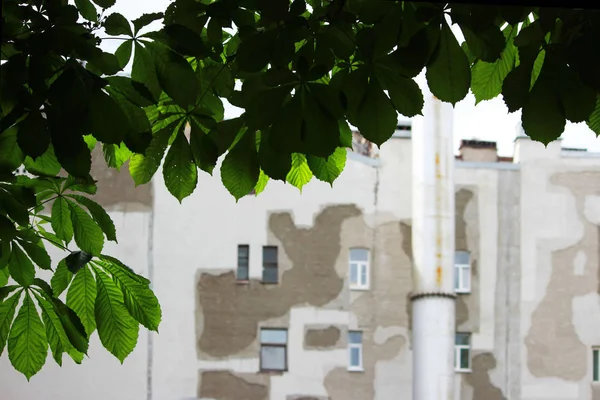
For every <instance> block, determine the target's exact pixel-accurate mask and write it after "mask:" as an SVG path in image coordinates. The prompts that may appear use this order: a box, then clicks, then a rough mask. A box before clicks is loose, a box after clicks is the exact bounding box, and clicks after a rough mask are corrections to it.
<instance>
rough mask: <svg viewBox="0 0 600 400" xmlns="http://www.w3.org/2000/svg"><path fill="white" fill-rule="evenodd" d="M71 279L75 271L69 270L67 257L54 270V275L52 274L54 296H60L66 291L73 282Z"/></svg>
mask: <svg viewBox="0 0 600 400" xmlns="http://www.w3.org/2000/svg"><path fill="white" fill-rule="evenodd" d="M71 279H73V273H72V272H71V271H69V268H68V267H67V262H66V259H64V260H61V261H60V262H59V263H58V266H57V267H56V271H54V275H52V279H51V280H50V285H52V293H53V294H54V297H58V296H60V294H61V293H62V292H64V291H65V289H66V288H67V286H69V284H70V283H71Z"/></svg>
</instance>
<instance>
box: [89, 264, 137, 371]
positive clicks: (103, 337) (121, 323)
mask: <svg viewBox="0 0 600 400" xmlns="http://www.w3.org/2000/svg"><path fill="white" fill-rule="evenodd" d="M95 272H96V287H97V295H96V307H95V311H96V324H97V328H98V336H99V337H100V341H101V342H102V345H103V346H104V347H105V348H106V349H107V350H108V351H110V352H111V353H112V354H113V355H114V356H115V357H117V358H118V359H119V361H121V363H123V361H124V360H125V358H126V357H127V356H128V355H129V353H131V352H132V351H133V349H134V347H135V345H136V343H137V338H138V331H139V326H138V324H137V322H136V321H135V320H134V319H133V318H132V317H131V315H129V313H128V312H127V309H126V308H125V304H124V302H123V293H121V291H120V290H119V288H118V287H117V285H116V284H115V283H114V282H113V281H112V280H111V279H110V278H109V277H108V275H106V274H105V273H104V272H101V271H99V270H96V271H95Z"/></svg>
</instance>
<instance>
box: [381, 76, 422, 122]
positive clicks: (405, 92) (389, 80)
mask: <svg viewBox="0 0 600 400" xmlns="http://www.w3.org/2000/svg"><path fill="white" fill-rule="evenodd" d="M375 73H376V75H377V78H378V79H379V81H380V82H381V84H382V86H383V88H384V89H386V90H387V91H388V94H389V96H390V99H391V100H392V104H393V105H394V107H395V108H396V111H398V112H399V113H400V114H402V115H404V116H405V117H414V116H415V115H420V114H421V111H422V110H423V93H421V89H420V88H419V85H417V83H416V82H415V81H414V80H412V79H410V78H405V77H403V76H402V75H400V74H397V73H394V71H389V70H385V69H382V68H376V69H375Z"/></svg>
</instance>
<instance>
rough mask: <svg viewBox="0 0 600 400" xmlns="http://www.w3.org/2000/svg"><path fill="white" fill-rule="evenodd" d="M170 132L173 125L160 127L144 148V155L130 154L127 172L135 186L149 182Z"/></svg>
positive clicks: (160, 159)
mask: <svg viewBox="0 0 600 400" xmlns="http://www.w3.org/2000/svg"><path fill="white" fill-rule="evenodd" d="M172 132H173V126H168V127H166V128H164V129H161V130H160V131H158V132H156V133H155V134H154V135H153V136H152V141H151V142H150V145H149V146H148V148H147V149H146V155H145V156H144V155H142V154H134V155H133V156H131V160H130V161H129V173H130V174H131V177H132V178H133V181H134V182H135V185H136V186H138V185H143V184H144V183H148V182H150V180H151V179H152V177H153V176H154V174H155V173H156V171H157V170H158V167H160V163H161V162H162V158H163V155H164V154H165V150H166V148H167V144H168V143H169V137H170V136H171V134H172Z"/></svg>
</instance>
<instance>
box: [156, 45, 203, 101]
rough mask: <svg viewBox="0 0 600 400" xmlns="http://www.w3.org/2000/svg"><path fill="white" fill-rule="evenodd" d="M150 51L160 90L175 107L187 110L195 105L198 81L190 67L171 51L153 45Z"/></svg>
mask: <svg viewBox="0 0 600 400" xmlns="http://www.w3.org/2000/svg"><path fill="white" fill-rule="evenodd" d="M148 47H149V48H150V49H151V50H152V56H153V58H154V66H155V68H156V76H157V77H158V82H159V83H160V86H161V87H162V89H163V90H164V91H165V93H167V94H168V95H169V97H171V98H172V99H173V100H174V101H175V103H177V105H179V106H181V107H183V108H185V109H187V108H188V107H190V106H193V105H194V104H195V103H196V97H197V96H198V81H197V79H196V74H195V73H194V70H193V69H192V67H191V65H190V64H189V63H188V62H187V61H186V60H185V59H184V58H183V57H181V56H180V55H178V54H177V53H175V52H174V51H172V50H169V49H166V48H164V47H162V46H159V45H156V44H153V45H148Z"/></svg>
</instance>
